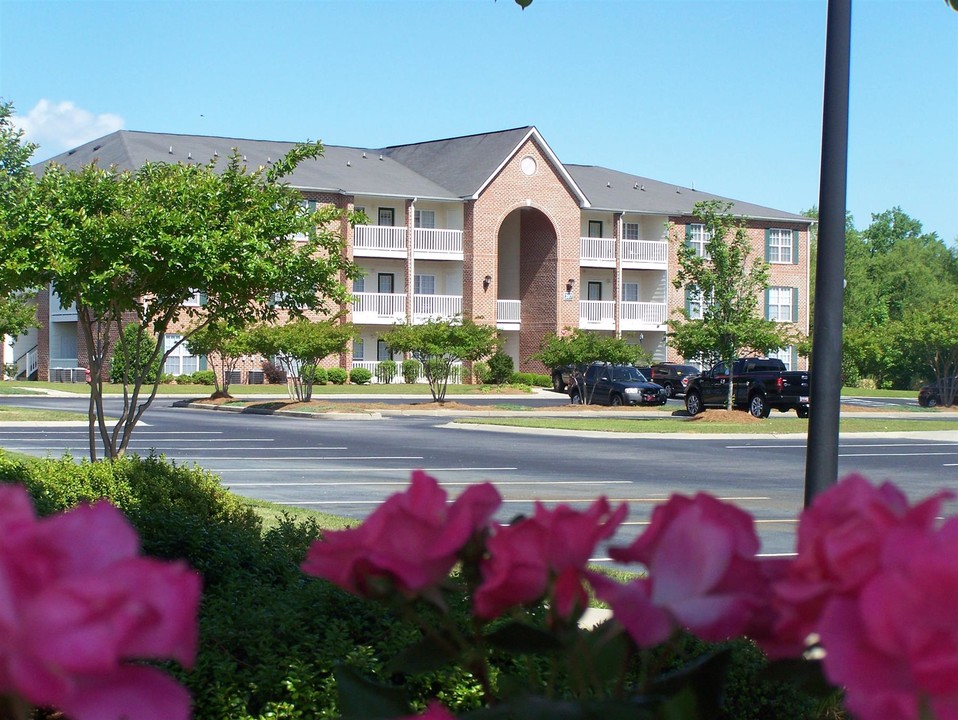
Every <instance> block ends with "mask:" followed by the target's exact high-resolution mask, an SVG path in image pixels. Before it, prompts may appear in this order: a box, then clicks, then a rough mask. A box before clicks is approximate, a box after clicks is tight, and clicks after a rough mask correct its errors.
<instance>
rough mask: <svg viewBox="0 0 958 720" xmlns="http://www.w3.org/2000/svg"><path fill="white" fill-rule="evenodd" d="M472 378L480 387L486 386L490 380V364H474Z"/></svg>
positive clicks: (479, 362) (479, 361)
mask: <svg viewBox="0 0 958 720" xmlns="http://www.w3.org/2000/svg"><path fill="white" fill-rule="evenodd" d="M472 377H473V378H474V379H475V381H476V382H477V383H479V384H480V385H486V384H487V383H489V382H491V381H490V380H489V363H486V362H483V361H482V360H478V361H476V362H474V363H473V364H472Z"/></svg>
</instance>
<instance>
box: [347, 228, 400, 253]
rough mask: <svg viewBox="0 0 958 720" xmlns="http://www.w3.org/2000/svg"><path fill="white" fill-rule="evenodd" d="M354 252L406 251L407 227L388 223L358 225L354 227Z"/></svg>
mask: <svg viewBox="0 0 958 720" xmlns="http://www.w3.org/2000/svg"><path fill="white" fill-rule="evenodd" d="M353 252H354V253H356V254H359V255H363V254H368V253H370V252H374V253H387V254H396V255H399V254H402V255H404V254H405V253H406V228H404V227H393V226H388V225H357V226H356V227H355V228H353Z"/></svg>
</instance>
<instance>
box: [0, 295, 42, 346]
mask: <svg viewBox="0 0 958 720" xmlns="http://www.w3.org/2000/svg"><path fill="white" fill-rule="evenodd" d="M36 324H37V308H36V305H34V304H33V303H31V302H30V301H29V296H28V294H26V293H13V294H11V295H8V296H7V297H0V339H2V337H3V336H4V335H14V336H16V335H22V334H23V333H24V332H26V331H27V330H28V329H29V328H32V327H36Z"/></svg>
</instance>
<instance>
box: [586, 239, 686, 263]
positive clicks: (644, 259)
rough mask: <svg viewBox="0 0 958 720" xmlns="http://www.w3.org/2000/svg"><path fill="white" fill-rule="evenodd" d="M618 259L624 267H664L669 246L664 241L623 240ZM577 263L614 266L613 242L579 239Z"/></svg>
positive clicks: (610, 240)
mask: <svg viewBox="0 0 958 720" xmlns="http://www.w3.org/2000/svg"><path fill="white" fill-rule="evenodd" d="M619 257H621V258H622V264H623V265H625V266H633V267H635V266H644V267H650V266H654V267H663V268H664V267H666V266H667V265H668V262H669V244H668V243H667V242H665V241H664V240H623V241H622V242H621V248H620V253H619ZM579 261H580V262H582V263H585V264H587V265H603V266H613V265H615V240H613V239H612V238H588V237H584V238H579Z"/></svg>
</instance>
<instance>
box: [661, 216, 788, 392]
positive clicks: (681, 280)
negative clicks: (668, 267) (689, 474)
mask: <svg viewBox="0 0 958 720" xmlns="http://www.w3.org/2000/svg"><path fill="white" fill-rule="evenodd" d="M731 208H732V203H727V202H726V203H723V202H719V201H717V200H709V201H706V202H699V203H696V204H695V206H694V214H695V216H696V217H697V218H698V219H699V220H701V221H702V224H703V225H704V230H705V236H706V238H708V240H707V242H706V243H705V249H704V253H702V254H699V252H698V251H697V249H696V247H695V246H693V245H692V244H691V243H690V242H689V241H688V238H684V239H683V240H684V241H680V244H679V247H678V262H679V267H678V272H677V273H676V276H675V279H674V281H673V285H674V286H675V288H676V289H683V288H684V289H685V291H686V292H687V293H691V294H695V295H697V296H698V297H699V298H700V300H701V306H702V317H701V318H695V319H693V318H691V317H690V316H689V312H688V311H687V310H684V309H683V310H681V311H679V312H678V313H677V317H676V319H675V320H672V321H670V322H669V337H670V341H671V343H672V346H673V347H674V348H675V349H676V350H677V351H678V352H679V354H681V355H682V356H683V357H686V358H702V359H703V360H704V361H705V362H706V363H709V362H712V363H714V362H717V361H722V362H725V363H726V364H727V365H728V367H729V370H730V372H731V368H732V365H733V361H734V360H735V358H737V357H738V356H739V355H741V354H742V352H743V351H746V350H748V351H753V352H762V353H764V352H768V351H770V350H778V349H780V348H783V347H787V346H788V345H791V344H792V343H795V342H797V341H798V337H797V333H795V332H794V330H792V329H791V328H790V327H789V326H786V325H781V324H779V323H777V322H775V321H774V320H766V319H765V318H764V317H763V316H762V314H761V310H760V307H759V298H760V296H761V294H762V292H763V291H764V290H765V289H766V288H767V287H768V276H769V270H768V264H767V263H766V262H765V261H764V260H763V259H761V258H751V257H750V256H751V253H752V246H751V243H750V241H749V238H748V234H747V232H746V227H745V221H744V220H743V219H741V218H736V217H735V216H733V215H732V214H731V212H730V211H731ZM732 382H733V378H732V377H731V376H730V377H729V384H728V385H729V393H728V401H727V408H728V409H729V410H731V409H732Z"/></svg>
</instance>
